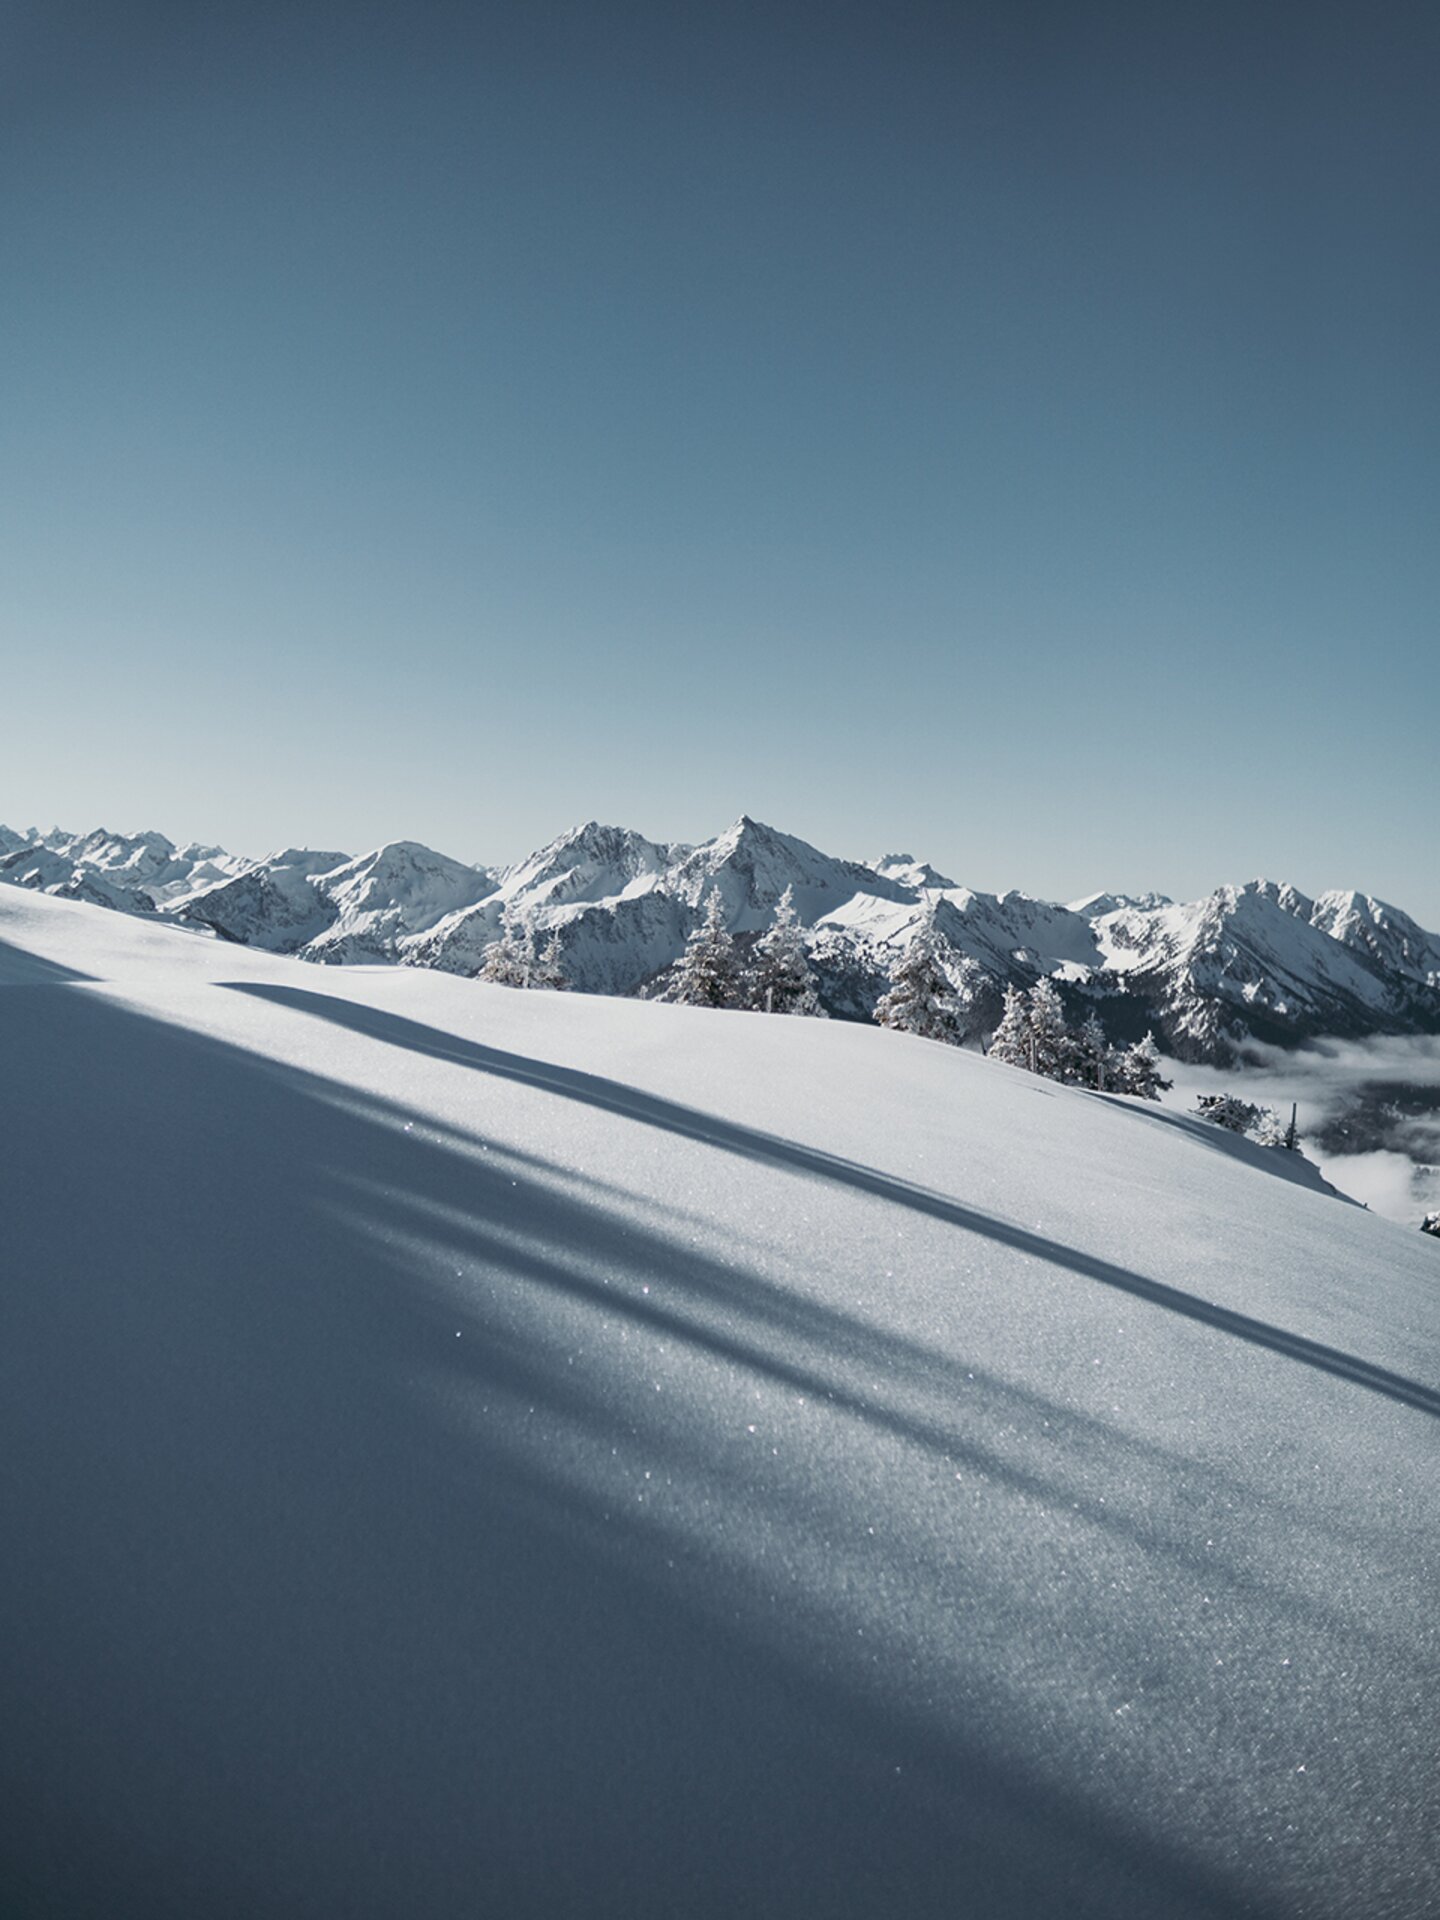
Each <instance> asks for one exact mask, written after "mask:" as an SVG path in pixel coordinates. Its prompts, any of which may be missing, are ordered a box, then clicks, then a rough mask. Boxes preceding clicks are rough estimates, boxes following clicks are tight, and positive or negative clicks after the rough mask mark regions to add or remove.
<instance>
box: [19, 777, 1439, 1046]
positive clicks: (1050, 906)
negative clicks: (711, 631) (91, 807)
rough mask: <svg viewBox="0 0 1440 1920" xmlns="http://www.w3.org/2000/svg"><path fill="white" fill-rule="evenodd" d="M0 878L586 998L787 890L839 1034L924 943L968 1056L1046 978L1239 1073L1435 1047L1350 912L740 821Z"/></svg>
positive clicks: (228, 928)
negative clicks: (943, 977) (535, 951)
mask: <svg viewBox="0 0 1440 1920" xmlns="http://www.w3.org/2000/svg"><path fill="white" fill-rule="evenodd" d="M0 880H9V881H11V882H14V883H18V884H20V885H24V886H29V887H32V888H34V889H36V890H37V891H42V892H49V893H55V894H63V895H66V896H68V897H71V898H78V899H83V900H88V901H91V902H94V903H97V904H101V905H106V906H111V907H119V908H122V909H127V910H129V911H134V912H144V913H150V912H159V913H160V914H162V915H175V916H177V917H179V918H181V919H183V920H185V921H187V922H188V923H190V924H192V925H204V926H208V927H211V928H212V929H213V930H214V931H215V932H216V933H217V934H219V935H220V936H222V937H223V938H225V939H228V940H231V941H235V942H238V943H240V944H243V945H248V946H258V947H263V948H265V949H267V950H269V951H271V952H278V953H294V954H299V955H301V956H302V957H303V958H306V959H311V960H319V961H326V962H354V961H362V962H366V963H369V964H376V963H383V962H386V961H399V962H401V963H403V964H405V965H408V966H415V967H432V968H436V969H438V970H440V971H442V972H447V973H458V974H473V973H475V972H476V971H477V970H478V969H479V967H480V965H481V962H482V960H483V957H484V953H485V949H486V948H487V947H488V946H489V945H490V944H491V943H492V942H493V941H494V940H495V939H496V938H497V937H498V935H499V933H500V930H501V925H502V921H503V920H504V919H505V918H506V917H507V916H509V917H512V918H518V919H520V920H523V921H525V922H527V923H530V924H532V925H533V926H535V927H536V928H537V929H538V930H540V931H541V932H544V933H546V934H547V935H548V934H549V933H552V932H553V933H554V934H556V935H557V936H558V938H559V941H560V945H561V948H562V951H563V954H564V962H565V966H566V969H567V972H568V973H569V976H570V978H571V980H572V981H573V983H574V984H575V985H576V986H577V987H579V988H581V989H582V990H584V991H587V992H592V993H608V994H633V993H637V992H643V991H645V990H647V988H648V986H649V983H651V982H653V981H654V980H655V978H656V976H657V975H659V974H661V973H662V972H663V971H664V970H665V969H666V968H667V967H669V966H670V965H671V963H672V962H673V961H674V960H675V959H676V958H677V957H678V956H679V954H680V953H681V951H682V950H683V948H684V944H685V940H686V937H687V935H688V934H689V933H690V932H691V930H692V929H693V928H694V926H695V925H696V922H697V919H698V917H699V914H700V910H701V903H702V901H703V900H704V898H705V896H706V895H707V894H708V893H709V892H710V891H711V890H712V889H714V890H716V891H718V893H719V895H720V898H721V901H722V903H723V905H724V909H725V917H726V920H727V923H728V925H729V926H730V928H731V930H732V931H733V932H734V933H736V934H738V935H739V936H741V937H742V938H748V937H752V936H753V935H755V934H756V933H758V932H759V931H760V930H761V929H763V928H764V927H765V926H766V925H768V923H769V921H770V918H771V916H772V915H773V913H774V909H775V905H776V902H777V901H778V900H779V898H780V896H781V894H782V893H783V892H784V891H785V889H786V888H787V887H788V888H790V889H791V891H792V894H793V897H794V900H795V905H796V908H797V911H798V913H799V917H800V921H801V923H802V925H803V926H804V927H805V928H806V930H807V934H808V938H809V942H810V947H811V954H812V959H813V961H814V964H815V966H816V968H817V971H818V973H819V975H820V979H821V984H822V991H823V995H824V998H825V1001H826V1004H827V1006H828V1007H829V1009H830V1011H831V1012H832V1013H836V1014H840V1015H847V1016H852V1017H856V1018H864V1017H866V1016H867V1015H868V1014H869V1012H870V1009H871V1008H872V1007H873V1006H874V1003H875V999H876V997H877V995H878V994H879V993H880V992H881V991H882V989H883V987H884V984H885V980H886V977H887V974H888V970H889V966H890V964H891V962H892V960H893V958H894V956H895V954H896V952H897V951H898V950H899V949H900V948H901V947H903V946H904V944H905V943H906V942H907V941H908V940H909V939H910V938H911V937H912V936H913V935H914V934H915V932H916V931H917V930H918V929H919V928H921V927H922V926H924V927H929V928H931V929H932V930H933V931H934V933H935V934H936V936H937V937H938V939H939V941H940V943H941V946H942V950H943V951H944V952H945V954H946V955H947V956H948V965H949V968H950V972H951V975H952V979H953V981H954V984H955V988H956V991H957V995H958V997H959V999H960V1001H961V1003H962V1007H963V1008H964V1010H965V1013H966V1018H967V1022H968V1025H969V1028H970V1031H971V1033H972V1034H973V1035H975V1036H979V1035H982V1034H983V1033H985V1032H986V1031H988V1030H989V1029H990V1028H993V1026H994V1024H995V1021H996V1020H997V1018H998V1016H999V1009H1000V1003H1001V997H1002V995H1003V992H1004V989H1005V988H1006V986H1008V985H1019V986H1027V985H1029V984H1030V983H1031V982H1033V981H1034V980H1035V979H1037V978H1039V977H1040V976H1041V975H1048V976H1051V977H1054V978H1055V979H1056V980H1057V981H1058V982H1059V984H1060V986H1061V990H1062V993H1063V994H1064V995H1065V997H1066V999H1067V1000H1068V1001H1069V1003H1070V1005H1071V1009H1072V1012H1074V1013H1076V1014H1077V1015H1078V1014H1080V1013H1081V1012H1082V1011H1083V1009H1085V1008H1086V1007H1089V1006H1093V1007H1094V1008H1095V1009H1096V1010H1097V1011H1098V1012H1099V1014H1100V1017H1101V1019H1102V1021H1103V1022H1104V1023H1105V1024H1106V1026H1107V1027H1108V1028H1109V1029H1110V1031H1111V1033H1112V1036H1113V1037H1114V1038H1117V1039H1131V1038H1135V1037H1137V1036H1138V1035H1139V1034H1140V1033H1142V1032H1144V1031H1145V1029H1146V1028H1153V1029H1154V1030H1155V1032H1156V1034H1157V1035H1158V1036H1159V1038H1160V1039H1161V1042H1162V1044H1163V1045H1164V1046H1165V1047H1166V1048H1167V1049H1168V1050H1169V1051H1170V1052H1171V1053H1173V1054H1175V1055H1176V1056H1178V1057H1183V1058H1187V1059H1191V1060H1197V1061H1205V1060H1210V1061H1216V1062H1227V1061H1229V1060H1230V1059H1231V1058H1233V1056H1234V1055H1235V1053H1236V1051H1237V1050H1238V1049H1239V1048H1241V1047H1243V1046H1244V1044H1245V1043H1246V1042H1247V1041H1248V1040H1253V1039H1259V1040H1263V1041H1270V1042H1279V1043H1281V1044H1293V1043H1295V1042H1296V1041H1299V1040H1303V1039H1306V1038H1309V1037H1312V1036H1315V1035H1318V1034H1330V1035H1338V1036H1342V1037H1360V1036H1365V1035H1369V1034H1375V1033H1394V1034H1407V1033H1435V1032H1440V937H1437V936H1436V935H1434V934H1430V933H1427V932H1426V931H1425V930H1424V929H1423V928H1421V927H1419V926H1417V925H1416V923H1415V922H1414V921H1413V920H1412V919H1410V918H1409V917H1408V916H1407V915H1406V914H1404V913H1402V912H1400V911H1399V910H1398V909H1397V908H1394V907H1390V906H1387V905H1386V904H1385V903H1383V902H1381V901H1377V900H1374V899H1372V898H1371V897H1370V896H1368V895H1365V894H1360V893H1340V892H1332V893H1323V894H1321V895H1320V896H1319V897H1318V899H1315V900H1311V899H1309V898H1307V897H1306V896H1305V895H1304V894H1302V893H1300V892H1298V891H1297V890H1296V889H1295V888H1294V887H1289V886H1280V885H1276V884H1275V883H1274V882H1272V881H1265V880H1257V881H1252V882H1250V883H1249V884H1248V885H1245V886H1239V887H1236V886H1226V887H1221V888H1219V889H1218V890H1217V891H1216V892H1215V893H1214V894H1212V895H1210V896H1209V897H1208V898H1207V899H1204V900H1200V901H1194V902H1190V903H1188V904H1177V903H1176V902H1174V901H1171V900H1169V899H1167V898H1166V897H1165V896H1164V895H1162V894H1130V895H1120V894H1114V893H1097V894H1092V895H1090V896H1088V897H1087V898H1085V899H1082V900H1076V901H1072V902H1071V903H1069V904H1068V905H1057V904H1055V903H1053V902H1050V901H1046V900H1038V899H1034V898H1032V897H1030V896H1029V895H1027V894H1024V893H1019V892H1013V891H1012V892H1008V893H1003V894H998V895H997V894H987V893H981V892H977V891H974V890H972V889H970V888H968V887H964V886H961V885H958V884H956V883H955V882H954V881H953V880H950V879H949V878H947V877H946V876H945V875H944V874H942V873H939V872H938V871H937V870H936V869H935V868H934V867H932V866H930V865H929V864H928V863H927V862H925V861H923V860H917V859H915V858H913V857H912V856H911V855H909V854H890V855H887V856H885V857H884V858H883V859H881V860H879V861H877V862H876V863H875V864H874V865H873V866H866V865H863V864H860V863H858V862H855V861H851V860H843V859H837V858H835V857H834V856H832V855H830V854H826V853H822V852H821V851H820V850H819V849H818V848H816V847H813V846H811V845H809V844H808V843H807V842H806V841H804V840H800V839H797V838H796V837H795V836H794V835H791V834H786V833H782V832H779V831H778V830H776V829H775V828H773V827H769V826H765V825H763V824H762V823H761V822H759V821H756V820H753V819H751V818H749V817H748V816H747V815H742V816H741V817H740V819H738V820H737V821H736V822H735V823H734V825H733V826H731V827H729V828H727V830H726V831H725V832H724V833H721V834H719V835H717V836H716V837H715V838H714V839H713V840H709V841H706V842H705V843H704V844H703V845H701V846H690V845H685V844H679V843H669V842H663V841H655V840H650V839H647V838H645V837H644V836H643V835H641V834H638V833H635V832H632V831H630V830H628V829H626V828H621V827H612V826H604V825H602V824H600V823H599V822H597V821H590V822H588V823H587V824H585V825H584V826H581V827H577V828H575V829H574V830H572V831H571V832H569V833H565V834H562V835H561V836H560V837H559V838H558V839H556V840H554V841H552V842H551V843H550V844H549V845H548V846H546V847H542V848H541V849H540V850H539V851H538V852H536V853H534V854H531V855H530V856H529V857H528V858H526V859H524V860H521V861H518V862H516V863H515V864H514V865H512V866H510V867H507V868H502V869H492V868H489V867H483V866H473V865H470V864H467V863H465V862H461V861H458V860H453V859H450V858H449V857H447V856H446V855H444V854H440V853H436V852H434V851H433V850H432V849H430V848H428V847H424V846H421V845H419V844H417V843H416V842H414V841H397V842H393V843H391V844H390V845H387V846H384V847H380V848H378V849H376V850H374V851H373V852H370V853H367V854H364V855H362V856H360V857H359V858H351V857H350V856H348V855H346V854H343V853H338V852H314V851H310V850H303V849H295V848H289V849H286V850H284V851H282V852H279V853H275V854H271V855H269V856H268V857H267V858H266V859H263V860H258V861H244V860H241V859H239V858H237V857H236V856H234V855H230V854H227V853H225V852H223V851H222V850H221V849H219V848H215V847H197V846H188V847H176V846H175V845H174V843H173V842H171V841H169V840H167V839H166V838H165V837H164V836H163V835H161V834H154V833H146V834H137V835H134V836H129V837H127V836H123V835H116V834H109V833H105V832H97V833H92V834H83V835H80V834H66V833H62V832H61V831H59V830H58V829H57V830H54V831H52V832H51V833H49V834H38V833H36V832H34V831H33V830H32V831H31V832H29V833H28V834H19V833H15V832H13V831H12V830H10V829H6V828H0Z"/></svg>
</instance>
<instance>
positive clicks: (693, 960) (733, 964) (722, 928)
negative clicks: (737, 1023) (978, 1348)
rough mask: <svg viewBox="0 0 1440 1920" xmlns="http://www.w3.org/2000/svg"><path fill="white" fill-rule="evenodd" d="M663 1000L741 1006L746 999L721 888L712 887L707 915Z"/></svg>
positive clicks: (707, 904)
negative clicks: (721, 896)
mask: <svg viewBox="0 0 1440 1920" xmlns="http://www.w3.org/2000/svg"><path fill="white" fill-rule="evenodd" d="M660 998H661V999H662V1000H673V1001H677V1002H678V1003H679V1004H680V1005H681V1006H686V1007H738V1006H739V1005H741V1003H742V1001H743V999H744V981H743V978H742V976H741V971H740V960H739V956H738V954H737V953H736V951H735V942H734V940H733V939H731V937H730V933H729V930H728V929H727V927H726V925H725V908H724V904H723V903H722V901H721V899H720V889H719V888H718V887H712V888H711V889H710V893H709V896H708V897H707V899H706V902H705V918H704V919H703V920H702V921H701V922H700V925H699V926H698V927H696V928H695V930H694V932H693V933H692V934H691V935H690V937H689V939H688V940H687V941H686V942H685V951H684V953H683V954H682V955H681V956H680V958H679V960H678V961H676V963H675V966H674V969H673V970H672V973H671V976H670V979H669V981H668V982H667V984H666V987H665V990H664V992H663V993H662V994H661V995H660Z"/></svg>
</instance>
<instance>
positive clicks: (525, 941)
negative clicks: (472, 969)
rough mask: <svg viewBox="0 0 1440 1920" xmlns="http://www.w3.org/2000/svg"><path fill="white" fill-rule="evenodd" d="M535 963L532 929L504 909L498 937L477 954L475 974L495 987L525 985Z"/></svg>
mask: <svg viewBox="0 0 1440 1920" xmlns="http://www.w3.org/2000/svg"><path fill="white" fill-rule="evenodd" d="M536 966H537V962H536V959H535V935H534V932H533V931H532V929H530V928H529V927H526V926H522V925H521V924H520V923H519V922H518V921H517V920H515V919H514V917H513V916H512V915H511V914H510V913H508V912H507V913H506V914H505V916H504V918H503V919H502V920H501V922H500V938H499V939H498V940H493V941H492V942H491V943H490V945H489V946H488V947H486V949H485V952H484V954H483V955H482V956H481V960H480V970H479V972H478V974H477V975H476V978H477V979H480V980H488V981H489V982H490V984H491V985H492V986H497V987H528V986H529V985H530V983H531V976H532V975H533V974H534V972H535V970H536Z"/></svg>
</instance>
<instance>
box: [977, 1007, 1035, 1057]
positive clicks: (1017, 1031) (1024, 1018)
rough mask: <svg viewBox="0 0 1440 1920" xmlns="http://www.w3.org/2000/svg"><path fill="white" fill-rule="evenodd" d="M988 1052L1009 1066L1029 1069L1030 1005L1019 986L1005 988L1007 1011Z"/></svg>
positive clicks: (1002, 1016)
mask: <svg viewBox="0 0 1440 1920" xmlns="http://www.w3.org/2000/svg"><path fill="white" fill-rule="evenodd" d="M987 1054H988V1057H989V1058H990V1059H991V1060H999V1061H1000V1062H1001V1063H1002V1064H1003V1065H1005V1066H1007V1067H1024V1068H1026V1069H1027V1070H1028V1068H1029V1066H1030V1061H1031V1058H1032V1054H1031V1051H1030V1006H1029V1002H1028V1001H1027V1000H1026V998H1025V996H1024V994H1023V993H1021V991H1020V989H1019V988H1018V987H1007V988H1006V989H1005V1011H1004V1012H1003V1013H1002V1014H1001V1016H1000V1024H999V1026H998V1027H997V1028H996V1029H995V1032H994V1033H993V1035H992V1036H991V1039H990V1045H989V1047H988V1049H987Z"/></svg>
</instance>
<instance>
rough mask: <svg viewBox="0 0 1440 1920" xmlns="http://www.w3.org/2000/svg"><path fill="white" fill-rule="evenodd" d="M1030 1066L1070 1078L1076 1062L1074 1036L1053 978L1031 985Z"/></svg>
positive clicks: (1048, 1075)
mask: <svg viewBox="0 0 1440 1920" xmlns="http://www.w3.org/2000/svg"><path fill="white" fill-rule="evenodd" d="M1029 1010H1030V1041H1031V1057H1030V1068H1031V1071H1032V1072H1033V1073H1040V1074H1043V1075H1044V1076H1045V1078H1046V1079H1047V1080H1068V1079H1069V1078H1070V1077H1071V1074H1072V1070H1073V1068H1074V1064H1075V1040H1074V1036H1073V1035H1072V1034H1071V1032H1070V1029H1069V1027H1068V1026H1067V1025H1066V1024H1065V1009H1064V1008H1063V1007H1062V1006H1061V1004H1060V996H1059V994H1058V993H1057V992H1056V991H1055V987H1054V983H1053V982H1052V981H1050V980H1037V981H1036V982H1035V984H1034V986H1033V987H1031V989H1030V994H1029Z"/></svg>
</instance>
